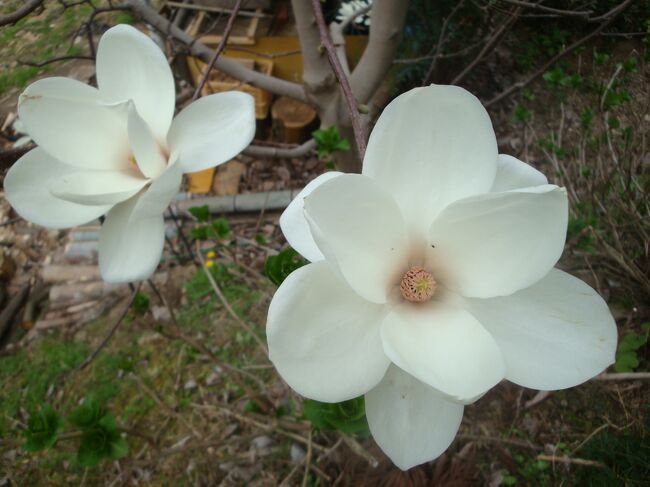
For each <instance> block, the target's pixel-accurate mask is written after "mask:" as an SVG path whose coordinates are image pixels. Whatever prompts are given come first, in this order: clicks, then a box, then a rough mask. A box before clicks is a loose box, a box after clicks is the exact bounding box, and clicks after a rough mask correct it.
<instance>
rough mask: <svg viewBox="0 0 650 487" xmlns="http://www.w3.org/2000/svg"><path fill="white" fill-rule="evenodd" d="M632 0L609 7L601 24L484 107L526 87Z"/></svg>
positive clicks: (599, 31) (581, 43)
mask: <svg viewBox="0 0 650 487" xmlns="http://www.w3.org/2000/svg"><path fill="white" fill-rule="evenodd" d="M634 1H635V0H625V1H624V2H623V3H621V4H619V5H617V6H616V7H614V8H613V9H611V10H610V11H609V12H607V13H606V14H604V15H601V16H600V17H599V18H603V19H607V20H606V21H605V22H603V23H602V24H600V25H599V26H598V27H597V28H596V29H594V30H593V31H591V32H590V33H589V34H587V35H586V36H584V37H583V38H581V39H578V40H577V41H575V42H574V43H573V44H571V45H570V46H569V47H567V48H566V49H565V50H564V51H562V52H560V53H558V54H556V55H555V56H553V57H552V58H551V59H550V60H549V61H548V62H547V63H545V64H544V65H542V66H541V67H540V68H539V69H537V71H535V72H534V73H533V74H532V75H530V76H529V77H528V78H526V79H524V80H521V81H517V82H516V83H515V84H513V85H512V86H510V87H509V88H507V89H506V90H504V91H502V92H501V93H499V94H498V95H496V96H495V97H494V98H492V99H490V100H488V101H486V102H484V103H483V104H484V105H485V106H486V107H489V106H490V105H493V104H495V103H497V102H499V101H501V100H503V99H504V98H506V97H508V96H510V95H511V94H512V93H514V92H515V91H518V90H520V89H522V88H524V87H526V86H527V85H528V84H530V83H531V82H532V81H534V80H535V79H536V78H538V77H539V76H541V75H543V74H544V73H545V72H546V70H547V69H548V68H550V67H551V66H553V65H554V64H555V63H556V62H558V61H559V60H560V59H561V58H563V57H564V56H566V55H567V54H569V53H570V52H573V51H575V50H576V49H577V48H579V47H580V46H582V45H583V44H584V43H585V42H587V41H589V40H590V39H591V38H592V37H594V36H597V35H598V34H600V33H601V32H602V31H603V29H605V28H606V27H607V26H608V25H610V24H611V23H612V22H614V20H615V19H616V18H617V17H618V16H619V15H620V14H621V13H623V12H624V11H625V9H626V8H628V7H629V6H630V5H631V4H632V2H634Z"/></svg>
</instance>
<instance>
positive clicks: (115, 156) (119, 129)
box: [18, 78, 129, 170]
mask: <svg viewBox="0 0 650 487" xmlns="http://www.w3.org/2000/svg"><path fill="white" fill-rule="evenodd" d="M18 115H19V116H20V119H21V120H22V122H23V123H24V124H25V128H26V129H27V132H28V133H29V135H30V136H31V137H32V138H33V139H34V141H35V142H36V143H37V144H38V145H39V146H41V148H43V149H44V150H45V151H46V152H47V153H48V154H50V155H51V156H52V157H54V158H55V159H58V160H59V161H61V162H64V163H66V164H70V165H73V166H78V167H80V168H84V169H110V170H119V169H122V168H125V167H128V157H129V139H128V136H127V133H126V120H125V119H124V118H123V117H122V116H121V115H120V113H119V112H118V111H116V110H113V109H111V108H109V107H106V106H104V105H103V104H102V103H100V102H99V92H98V91H97V89H95V88H93V87H91V86H88V85H85V84H83V83H81V82H79V81H76V80H73V79H68V78H44V79H41V80H38V81H36V82H35V83H32V84H31V85H29V86H28V87H27V89H26V90H25V91H24V92H23V93H22V94H21V95H20V99H19V100H18Z"/></svg>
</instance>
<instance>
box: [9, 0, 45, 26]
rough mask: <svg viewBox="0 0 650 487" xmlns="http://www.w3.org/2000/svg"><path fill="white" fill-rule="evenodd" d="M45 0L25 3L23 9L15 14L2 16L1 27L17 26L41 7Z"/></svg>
mask: <svg viewBox="0 0 650 487" xmlns="http://www.w3.org/2000/svg"><path fill="white" fill-rule="evenodd" d="M42 3H43V0H29V1H28V2H25V3H24V4H23V6H22V7H19V8H17V9H16V10H14V11H13V12H10V13H8V14H6V15H0V27H2V26H3V25H10V24H15V23H16V22H18V21H19V20H20V19H22V18H23V17H26V16H27V15H29V14H30V13H32V12H33V11H34V10H36V9H37V8H38V7H40V6H41V4H42Z"/></svg>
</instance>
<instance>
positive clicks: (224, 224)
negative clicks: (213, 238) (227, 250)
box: [212, 218, 230, 239]
mask: <svg viewBox="0 0 650 487" xmlns="http://www.w3.org/2000/svg"><path fill="white" fill-rule="evenodd" d="M212 228H213V229H214V231H215V232H216V234H217V236H218V237H219V238H221V239H224V238H228V236H229V235H230V224H229V223H228V220H226V219H225V218H217V219H216V220H214V221H213V222H212Z"/></svg>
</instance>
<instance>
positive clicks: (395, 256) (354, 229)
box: [304, 174, 409, 303]
mask: <svg viewBox="0 0 650 487" xmlns="http://www.w3.org/2000/svg"><path fill="white" fill-rule="evenodd" d="M304 202H305V203H304V204H305V216H306V218H307V221H308V222H309V227H310V229H311V233H312V235H313V237H314V240H315V242H316V244H317V245H318V248H319V249H320V251H321V252H322V253H323V255H324V256H325V259H326V260H327V261H328V262H330V264H332V265H334V266H336V267H337V268H338V269H339V271H340V272H341V274H342V275H343V277H345V280H346V281H347V282H348V284H350V286H351V287H352V288H353V289H354V290H355V291H356V293H357V294H359V295H360V296H362V297H364V298H365V299H367V300H369V301H373V302H375V303H385V302H386V300H387V296H388V294H389V292H390V290H391V289H392V288H394V287H395V286H396V285H397V284H399V282H400V279H401V277H402V275H403V274H404V272H406V270H407V269H408V258H409V255H408V252H409V248H408V239H407V236H406V229H405V227H404V221H403V219H402V215H401V213H400V210H399V208H398V207H397V204H396V203H395V201H394V200H393V198H392V197H391V196H390V195H389V194H388V193H386V192H385V191H384V190H382V189H380V187H379V186H377V185H376V184H375V183H374V181H372V180H371V179H370V178H368V177H366V176H362V175H360V174H344V175H342V176H339V177H337V178H334V179H331V180H330V181H327V182H326V183H323V184H322V185H320V186H319V187H318V188H316V189H315V190H314V191H313V192H312V193H311V194H310V195H309V196H307V197H306V198H305V199H304Z"/></svg>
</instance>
